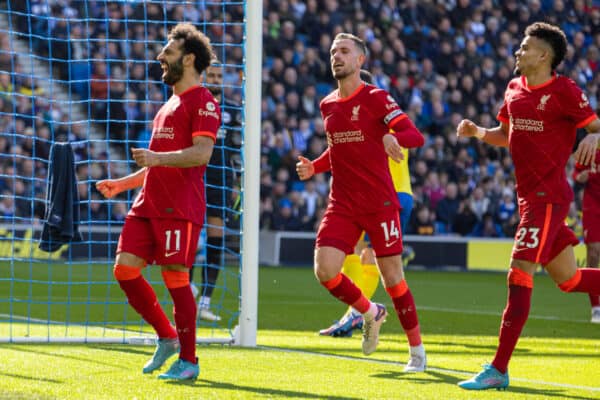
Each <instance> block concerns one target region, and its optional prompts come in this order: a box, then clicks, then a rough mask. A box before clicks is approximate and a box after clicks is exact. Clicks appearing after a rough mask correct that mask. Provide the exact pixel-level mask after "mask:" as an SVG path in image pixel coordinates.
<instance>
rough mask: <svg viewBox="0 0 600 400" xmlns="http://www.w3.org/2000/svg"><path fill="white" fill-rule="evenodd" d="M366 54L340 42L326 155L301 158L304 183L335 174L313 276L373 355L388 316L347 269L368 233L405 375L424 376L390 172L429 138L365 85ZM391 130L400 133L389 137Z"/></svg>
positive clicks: (355, 44) (328, 106)
mask: <svg viewBox="0 0 600 400" xmlns="http://www.w3.org/2000/svg"><path fill="white" fill-rule="evenodd" d="M365 56H366V48H365V44H364V42H363V41H362V40H360V39H359V38H357V37H356V36H354V35H351V34H348V33H340V34H338V35H337V36H336V37H335V39H334V41H333V43H332V46H331V51H330V61H331V70H332V72H333V76H334V78H335V79H336V80H337V82H338V89H337V90H335V91H333V92H332V93H331V94H329V95H328V96H327V97H325V98H324V99H323V100H322V101H321V115H322V117H323V121H324V125H325V130H326V133H327V141H328V145H329V146H328V149H327V150H326V151H325V152H324V153H323V154H322V155H321V156H320V157H319V158H318V159H317V160H315V161H314V162H311V161H309V160H307V159H306V158H303V157H300V161H299V162H298V163H297V164H296V169H297V171H298V175H299V176H300V178H301V179H308V178H310V177H311V176H312V175H313V174H314V173H315V172H322V171H325V170H326V169H329V170H331V175H332V183H331V192H330V195H329V205H328V207H327V210H326V212H325V215H324V216H323V220H322V221H321V225H320V226H319V230H318V232H317V241H316V245H315V274H316V276H317V279H318V280H319V281H320V283H321V284H322V285H323V286H325V288H327V290H329V292H330V293H331V294H332V295H333V296H334V297H336V298H338V299H339V300H341V301H342V302H344V303H346V304H348V305H350V306H352V307H354V309H356V310H357V311H359V312H360V313H362V314H363V316H364V325H363V353H364V354H366V355H368V354H371V353H372V352H373V351H375V349H376V346H377V343H378V336H379V329H380V327H381V324H382V323H383V321H384V319H385V317H386V315H387V311H386V309H385V307H384V306H383V305H381V304H375V303H372V302H371V301H369V300H368V299H367V298H366V297H365V296H364V295H363V293H362V292H361V290H360V289H359V288H358V287H357V286H356V285H355V284H354V283H353V282H352V281H351V280H350V279H349V278H348V277H347V276H346V275H345V274H343V273H341V269H342V264H343V262H344V258H345V257H346V255H347V254H351V253H352V252H353V249H354V245H355V244H356V242H357V240H358V238H359V237H360V235H361V233H362V231H363V230H364V231H365V232H366V233H367V234H368V235H369V238H370V239H371V244H372V247H373V250H374V252H375V256H376V259H377V266H378V267H379V270H380V273H381V276H382V278H383V283H384V286H385V288H386V290H387V292H388V293H389V295H390V297H391V298H392V301H393V303H394V308H395V309H396V313H397V315H398V318H399V319H400V323H401V324H402V327H403V328H404V330H405V332H406V335H407V337H408V341H409V344H410V360H409V362H408V364H407V368H406V369H405V370H406V371H409V372H418V371H423V370H424V369H425V366H426V358H425V349H424V348H423V344H422V343H421V335H420V330H419V323H418V319H417V311H416V307H415V303H414V300H413V297H412V294H411V292H410V290H409V288H408V285H407V283H406V281H405V280H404V274H403V271H402V260H401V253H402V234H401V230H400V229H401V227H400V219H399V214H398V210H399V208H400V205H399V203H398V197H397V195H396V190H395V189H394V185H393V183H392V178H391V176H390V170H389V167H388V155H389V156H390V157H392V158H394V159H395V160H396V161H398V160H400V158H401V151H402V150H401V147H400V146H401V145H402V146H403V147H417V146H421V145H423V141H424V139H423V136H422V135H421V133H420V132H419V131H418V130H417V129H416V128H415V126H414V125H413V124H412V122H411V121H410V120H409V119H408V118H407V116H406V114H404V113H403V112H402V110H400V108H399V107H398V104H397V103H396V102H395V101H394V99H393V98H392V97H391V96H390V95H389V94H388V93H387V92H386V91H384V90H381V89H378V88H376V87H374V86H372V85H367V84H365V82H363V81H362V80H361V79H360V68H361V65H362V63H363V62H364V60H365ZM390 129H392V130H393V131H394V132H395V133H393V134H390V133H389V132H390Z"/></svg>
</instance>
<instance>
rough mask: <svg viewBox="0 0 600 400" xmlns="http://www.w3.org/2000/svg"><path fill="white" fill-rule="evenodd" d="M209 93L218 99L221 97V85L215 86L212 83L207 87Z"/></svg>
mask: <svg viewBox="0 0 600 400" xmlns="http://www.w3.org/2000/svg"><path fill="white" fill-rule="evenodd" d="M207 88H208V91H209V92H210V93H211V94H212V95H213V97H215V98H217V97H219V96H220V95H221V85H215V84H214V83H211V84H210V85H207Z"/></svg>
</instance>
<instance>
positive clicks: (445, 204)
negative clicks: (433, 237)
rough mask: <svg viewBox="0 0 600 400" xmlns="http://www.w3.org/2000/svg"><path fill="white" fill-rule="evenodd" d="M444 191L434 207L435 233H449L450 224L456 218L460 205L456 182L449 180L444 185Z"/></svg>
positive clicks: (451, 224) (450, 229)
mask: <svg viewBox="0 0 600 400" xmlns="http://www.w3.org/2000/svg"><path fill="white" fill-rule="evenodd" d="M445 192H446V194H445V196H444V198H443V199H441V200H440V201H439V202H438V204H437V207H436V209H435V215H436V228H437V229H436V232H437V233H449V232H451V231H452V226H453V225H454V221H455V220H456V215H457V214H458V208H459V205H460V200H459V199H458V187H457V185H456V183H454V182H449V183H448V184H447V185H446V190H445Z"/></svg>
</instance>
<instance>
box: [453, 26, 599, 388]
mask: <svg viewBox="0 0 600 400" xmlns="http://www.w3.org/2000/svg"><path fill="white" fill-rule="evenodd" d="M566 49H567V40H566V37H565V34H564V32H563V31H561V30H560V29H559V28H558V27H556V26H553V25H550V24H546V23H539V22H538V23H534V24H532V25H530V26H529V27H527V29H526V30H525V38H524V39H523V41H522V42H521V46H520V48H519V49H518V50H517V52H516V53H515V56H516V72H517V73H520V75H521V76H520V77H517V78H515V79H513V80H512V81H511V82H510V83H509V84H508V88H507V89H506V92H505V94H504V104H503V106H502V108H501V109H500V112H499V114H498V120H499V121H500V126H498V127H496V128H494V129H484V128H482V127H478V126H477V125H475V124H474V123H473V122H471V121H469V120H463V121H461V123H460V124H459V126H458V129H457V133H458V135H459V136H465V137H470V136H476V137H478V138H479V139H482V140H484V141H485V142H486V143H489V144H492V145H497V146H508V147H509V149H510V153H511V155H512V158H513V163H514V167H515V175H516V183H517V195H518V199H519V214H520V216H521V222H520V224H519V227H518V229H517V233H516V235H515V242H514V247H513V251H512V257H511V261H510V269H509V272H508V303H507V305H506V308H505V309H504V313H503V315H502V324H501V326H500V337H499V344H498V349H497V351H496V356H495V357H494V360H493V361H492V362H491V364H489V365H486V366H485V367H484V369H483V371H481V372H480V373H479V374H477V375H475V376H474V377H473V378H471V379H469V380H466V381H463V382H460V383H459V386H460V387H462V388H464V389H471V390H480V389H489V388H498V389H501V388H506V387H507V386H508V363H509V360H510V358H511V355H512V353H513V351H514V349H515V346H516V344H517V340H518V339H519V336H520V334H521V330H522V329H523V326H524V325H525V322H526V321H527V317H528V314H529V308H530V304H531V292H532V289H533V274H534V273H535V271H536V269H537V267H538V266H539V265H540V264H541V265H542V266H543V267H544V268H545V269H546V271H547V272H548V274H549V275H550V277H551V278H552V279H553V280H554V281H555V282H556V284H557V285H558V287H559V288H560V290H562V291H564V292H584V293H590V294H600V270H598V269H593V268H579V269H578V268H577V263H576V261H575V255H574V251H573V246H574V245H576V244H577V243H578V240H577V238H576V237H575V235H574V234H573V232H572V231H571V230H570V229H569V228H568V227H567V226H566V225H565V223H564V221H565V218H566V216H567V212H568V210H569V205H570V202H571V200H572V199H573V192H572V190H571V187H570V186H569V184H568V182H567V177H566V172H565V166H566V164H567V160H568V159H569V157H570V155H571V149H572V148H573V146H574V143H575V134H576V129H577V128H585V129H586V130H587V131H588V132H589V134H588V135H587V136H586V137H585V138H584V139H583V140H582V141H581V143H580V144H579V146H578V147H577V150H576V152H575V159H576V161H578V162H579V163H580V164H581V165H588V164H590V162H591V161H592V160H593V159H594V157H595V154H596V150H597V147H598V142H599V139H600V134H599V133H598V132H600V120H598V117H597V116H596V114H595V113H594V112H593V111H592V109H591V108H590V105H589V102H588V100H587V98H586V96H585V95H584V94H583V93H582V92H581V90H580V89H579V88H578V87H577V86H576V85H575V83H574V82H573V81H572V80H570V79H568V78H566V77H562V76H558V75H557V74H556V73H555V72H554V71H555V69H556V67H557V66H558V64H560V63H561V61H562V59H563V58H564V55H565V52H566Z"/></svg>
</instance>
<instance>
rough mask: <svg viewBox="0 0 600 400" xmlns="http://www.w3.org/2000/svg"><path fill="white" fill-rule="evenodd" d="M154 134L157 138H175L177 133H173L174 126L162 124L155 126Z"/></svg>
mask: <svg viewBox="0 0 600 400" xmlns="http://www.w3.org/2000/svg"><path fill="white" fill-rule="evenodd" d="M152 136H153V137H154V138H155V139H173V138H174V137H175V133H173V127H172V126H161V127H159V128H154V131H153V132H152Z"/></svg>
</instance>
